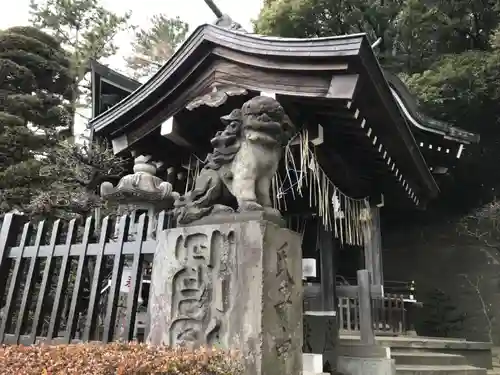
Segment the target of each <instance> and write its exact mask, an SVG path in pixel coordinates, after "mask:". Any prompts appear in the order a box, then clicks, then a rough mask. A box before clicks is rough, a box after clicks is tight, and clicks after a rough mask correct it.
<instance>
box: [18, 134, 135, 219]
mask: <svg viewBox="0 0 500 375" xmlns="http://www.w3.org/2000/svg"><path fill="white" fill-rule="evenodd" d="M126 163H127V160H126V159H123V158H120V157H117V156H115V155H114V153H113V150H112V149H111V147H109V146H108V144H107V143H105V142H94V143H88V142H87V143H85V144H75V143H71V142H66V141H64V142H59V143H58V145H57V146H55V147H54V148H53V149H52V152H51V154H50V155H48V157H47V158H45V159H44V160H43V161H42V165H41V168H40V175H41V176H43V177H41V178H43V180H44V181H45V183H46V186H45V188H44V189H41V191H40V192H39V193H38V194H37V195H36V196H34V197H33V199H32V200H31V202H30V205H29V206H28V207H27V210H28V212H29V213H30V214H31V215H32V216H37V217H42V218H47V217H52V218H63V219H72V218H75V217H80V218H84V217H86V216H88V215H90V214H92V211H93V210H94V209H95V208H97V207H101V206H102V203H103V202H102V201H101V199H100V196H99V195H98V192H99V188H100V185H101V183H102V182H104V181H106V180H112V181H114V182H117V181H118V180H119V177H121V176H122V175H123V173H124V172H125V170H126Z"/></svg>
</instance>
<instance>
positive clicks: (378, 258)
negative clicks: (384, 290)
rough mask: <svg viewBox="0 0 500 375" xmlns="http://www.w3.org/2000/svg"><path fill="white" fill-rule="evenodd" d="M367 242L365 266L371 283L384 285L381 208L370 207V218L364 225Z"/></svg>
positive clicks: (364, 235)
mask: <svg viewBox="0 0 500 375" xmlns="http://www.w3.org/2000/svg"><path fill="white" fill-rule="evenodd" d="M363 237H364V242H365V248H364V253H365V268H366V269H367V270H368V272H369V273H370V283H371V285H384V274H383V268H382V236H381V232H380V208H378V207H370V215H369V219H368V220H367V221H365V225H364V226H363Z"/></svg>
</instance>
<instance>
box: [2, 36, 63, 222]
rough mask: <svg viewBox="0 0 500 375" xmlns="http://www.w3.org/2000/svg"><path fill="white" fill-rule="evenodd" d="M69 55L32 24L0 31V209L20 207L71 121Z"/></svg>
mask: <svg viewBox="0 0 500 375" xmlns="http://www.w3.org/2000/svg"><path fill="white" fill-rule="evenodd" d="M71 81H72V79H71V74H70V59H69V56H68V55H67V53H66V52H65V51H64V49H63V48H61V46H60V44H59V42H58V41H57V40H56V39H54V38H52V37H51V36H49V35H47V34H45V33H43V32H41V31H40V30H38V29H36V28H33V27H14V28H10V29H7V30H4V31H1V32H0V130H1V133H0V211H2V212H7V211H11V210H16V209H17V210H20V211H25V209H26V207H27V206H28V205H29V202H30V200H31V198H32V197H33V196H34V195H35V194H36V193H37V192H38V191H39V189H41V188H42V186H43V185H44V184H45V181H44V179H43V178H41V177H40V175H39V169H40V166H41V162H42V160H43V158H44V157H46V155H47V154H48V153H49V150H50V149H51V147H53V146H54V145H55V144H56V142H57V141H58V139H59V138H60V137H61V136H62V135H63V134H64V131H65V130H66V131H67V129H69V127H70V126H71V122H70V119H71V117H70V115H69V111H68V104H69V99H70V97H71V90H68V88H70V87H71Z"/></svg>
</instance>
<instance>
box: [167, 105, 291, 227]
mask: <svg viewBox="0 0 500 375" xmlns="http://www.w3.org/2000/svg"><path fill="white" fill-rule="evenodd" d="M221 121H222V123H223V124H224V125H226V128H225V129H224V131H219V132H217V134H215V137H214V138H213V139H212V140H211V141H210V142H211V144H212V146H213V148H214V149H213V152H212V153H211V154H208V155H207V158H206V160H205V165H204V167H203V169H202V170H201V172H200V174H199V175H198V177H197V178H196V180H195V184H194V188H193V189H192V190H191V191H189V192H187V193H186V194H185V195H184V196H181V197H179V198H178V199H177V200H176V202H175V204H174V209H173V214H174V217H176V219H177V223H178V224H179V225H185V224H189V223H192V222H193V221H195V220H199V219H201V218H203V217H205V216H208V215H214V214H217V213H224V212H227V213H231V212H234V209H237V211H238V212H248V211H265V212H266V213H268V214H271V215H276V216H278V217H281V215H280V213H279V211H277V210H276V209H274V208H273V203H272V200H271V197H270V187H271V181H272V178H273V176H274V175H275V173H276V171H277V169H278V165H279V162H280V159H281V157H282V153H283V146H285V145H286V143H287V142H288V141H289V140H290V138H291V137H292V135H293V131H294V127H293V125H292V123H291V121H290V119H289V117H288V116H287V115H286V113H285V111H284V109H283V107H282V106H281V105H280V103H278V102H277V101H276V100H275V99H273V98H270V97H265V96H257V97H254V98H252V99H250V100H249V101H247V102H246V103H244V104H243V106H242V107H241V109H235V110H233V111H232V112H231V113H230V114H229V115H226V116H223V117H221Z"/></svg>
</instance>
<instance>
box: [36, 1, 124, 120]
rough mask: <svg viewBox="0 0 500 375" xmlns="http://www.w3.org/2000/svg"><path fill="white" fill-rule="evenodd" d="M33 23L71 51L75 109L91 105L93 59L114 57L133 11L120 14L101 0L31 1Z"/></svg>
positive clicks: (74, 111)
mask: <svg viewBox="0 0 500 375" xmlns="http://www.w3.org/2000/svg"><path fill="white" fill-rule="evenodd" d="M30 8H31V22H32V23H33V25H34V26H35V27H38V28H40V29H42V30H43V31H45V32H47V33H48V34H50V35H52V36H53V37H54V38H56V39H57V40H58V41H59V42H60V43H61V45H62V46H63V47H64V48H65V49H66V50H67V51H69V52H70V53H71V74H72V76H73V77H74V81H73V85H72V96H71V103H72V111H73V113H77V110H78V109H79V108H80V107H85V106H87V104H88V99H89V89H90V84H89V83H88V81H87V80H86V75H87V73H88V72H89V70H90V60H96V61H97V60H100V59H103V58H107V57H109V56H113V55H114V54H115V53H116V51H117V49H118V47H117V45H116V44H115V43H114V38H115V37H116V35H117V34H118V33H119V32H120V31H123V30H126V29H127V28H128V20H129V19H130V12H128V13H125V14H123V15H117V14H115V13H113V12H111V11H109V10H107V9H106V8H105V7H104V6H102V5H101V3H100V1H99V0H31V4H30Z"/></svg>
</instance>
